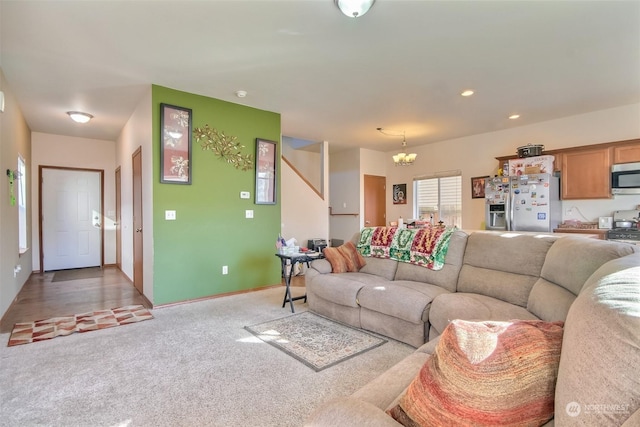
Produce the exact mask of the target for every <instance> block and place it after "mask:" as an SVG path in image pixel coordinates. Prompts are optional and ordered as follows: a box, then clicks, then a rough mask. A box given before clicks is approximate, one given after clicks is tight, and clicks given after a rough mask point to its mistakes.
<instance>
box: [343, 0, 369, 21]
mask: <svg viewBox="0 0 640 427" xmlns="http://www.w3.org/2000/svg"><path fill="white" fill-rule="evenodd" d="M375 2H376V0H334V3H335V4H336V6H338V7H339V8H340V11H341V12H342V13H344V14H345V15H346V16H348V17H349V18H357V17H359V16H362V15H364V14H365V13H367V12H368V11H369V9H371V6H373V4H374V3H375Z"/></svg>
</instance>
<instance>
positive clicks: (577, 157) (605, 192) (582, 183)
mask: <svg viewBox="0 0 640 427" xmlns="http://www.w3.org/2000/svg"><path fill="white" fill-rule="evenodd" d="M612 151H613V149H612V147H607V148H597V149H592V150H589V149H584V150H576V151H565V152H564V153H562V181H561V182H562V199H565V200H567V199H607V198H611V163H612V162H611V160H612Z"/></svg>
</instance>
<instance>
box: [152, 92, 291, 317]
mask: <svg viewBox="0 0 640 427" xmlns="http://www.w3.org/2000/svg"><path fill="white" fill-rule="evenodd" d="M161 103H165V104H171V105H175V106H179V107H185V108H190V109H191V110H192V119H193V128H194V129H195V128H196V127H202V126H204V125H205V124H208V125H209V126H211V127H215V128H217V129H218V130H221V131H224V132H225V133H226V134H230V135H234V136H237V137H238V140H239V141H240V142H241V143H242V144H243V145H244V149H243V152H244V153H248V154H254V152H255V140H256V138H262V139H268V140H272V141H276V142H277V143H278V167H277V174H278V176H277V183H278V184H277V189H278V194H277V198H276V200H277V201H278V203H277V204H275V205H256V204H254V190H255V171H254V170H251V171H240V170H237V169H235V168H234V167H233V166H232V165H230V164H227V163H226V162H225V161H223V160H221V159H220V158H218V157H217V156H215V154H214V153H212V152H211V151H203V150H202V148H201V147H200V145H199V144H198V143H196V142H195V141H193V146H192V148H191V150H192V176H191V182H192V183H191V185H180V184H163V183H160V146H161V145H160V144H161V141H160V104H161ZM152 108H153V282H154V284H153V286H154V290H153V296H154V297H153V299H154V301H153V303H154V304H167V303H171V302H178V301H186V300H190V299H196V298H202V297H206V296H212V295H216V294H222V293H228V292H234V291H241V290H247V289H253V288H259V287H263V286H268V285H274V284H277V283H280V274H281V272H280V263H279V261H278V259H277V258H276V257H275V255H274V253H275V246H274V245H275V241H276V238H277V236H278V233H279V231H280V223H281V219H280V167H279V166H280V165H279V162H280V148H281V145H280V135H281V128H280V114H278V113H273V112H269V111H264V110H259V109H256V108H252V107H247V106H243V105H239V104H234V103H231V102H226V101H222V100H218V99H214V98H208V97H205V96H201V95H195V94H191V93H187V92H181V91H177V90H173V89H169V88H166V87H162V86H156V85H154V86H152ZM241 191H248V192H250V193H251V197H250V198H249V199H241V198H240V192H241ZM249 209H251V210H253V211H254V218H253V219H247V218H245V211H246V210H249ZM165 210H175V211H176V218H177V219H176V220H175V221H167V220H165V219H164V212H165ZM224 265H226V266H228V269H229V274H227V275H223V274H222V266H224Z"/></svg>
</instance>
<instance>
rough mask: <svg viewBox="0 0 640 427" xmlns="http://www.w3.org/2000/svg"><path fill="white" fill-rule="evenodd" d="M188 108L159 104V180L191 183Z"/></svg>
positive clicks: (189, 114)
mask: <svg viewBox="0 0 640 427" xmlns="http://www.w3.org/2000/svg"><path fill="white" fill-rule="evenodd" d="M191 120H192V113H191V109H189V108H182V107H176V106H175V105H169V104H160V144H161V145H160V182H163V183H166V184H191V126H192V124H191Z"/></svg>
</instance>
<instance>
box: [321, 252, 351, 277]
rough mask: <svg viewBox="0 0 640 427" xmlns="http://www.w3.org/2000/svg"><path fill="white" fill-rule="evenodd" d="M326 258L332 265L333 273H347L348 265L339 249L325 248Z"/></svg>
mask: <svg viewBox="0 0 640 427" xmlns="http://www.w3.org/2000/svg"><path fill="white" fill-rule="evenodd" d="M322 253H323V254H324V257H325V258H326V259H327V261H329V263H331V272H332V273H346V272H347V263H346V261H345V260H344V257H343V256H342V254H341V253H340V251H339V250H338V248H329V247H327V248H324V250H323V251H322Z"/></svg>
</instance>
